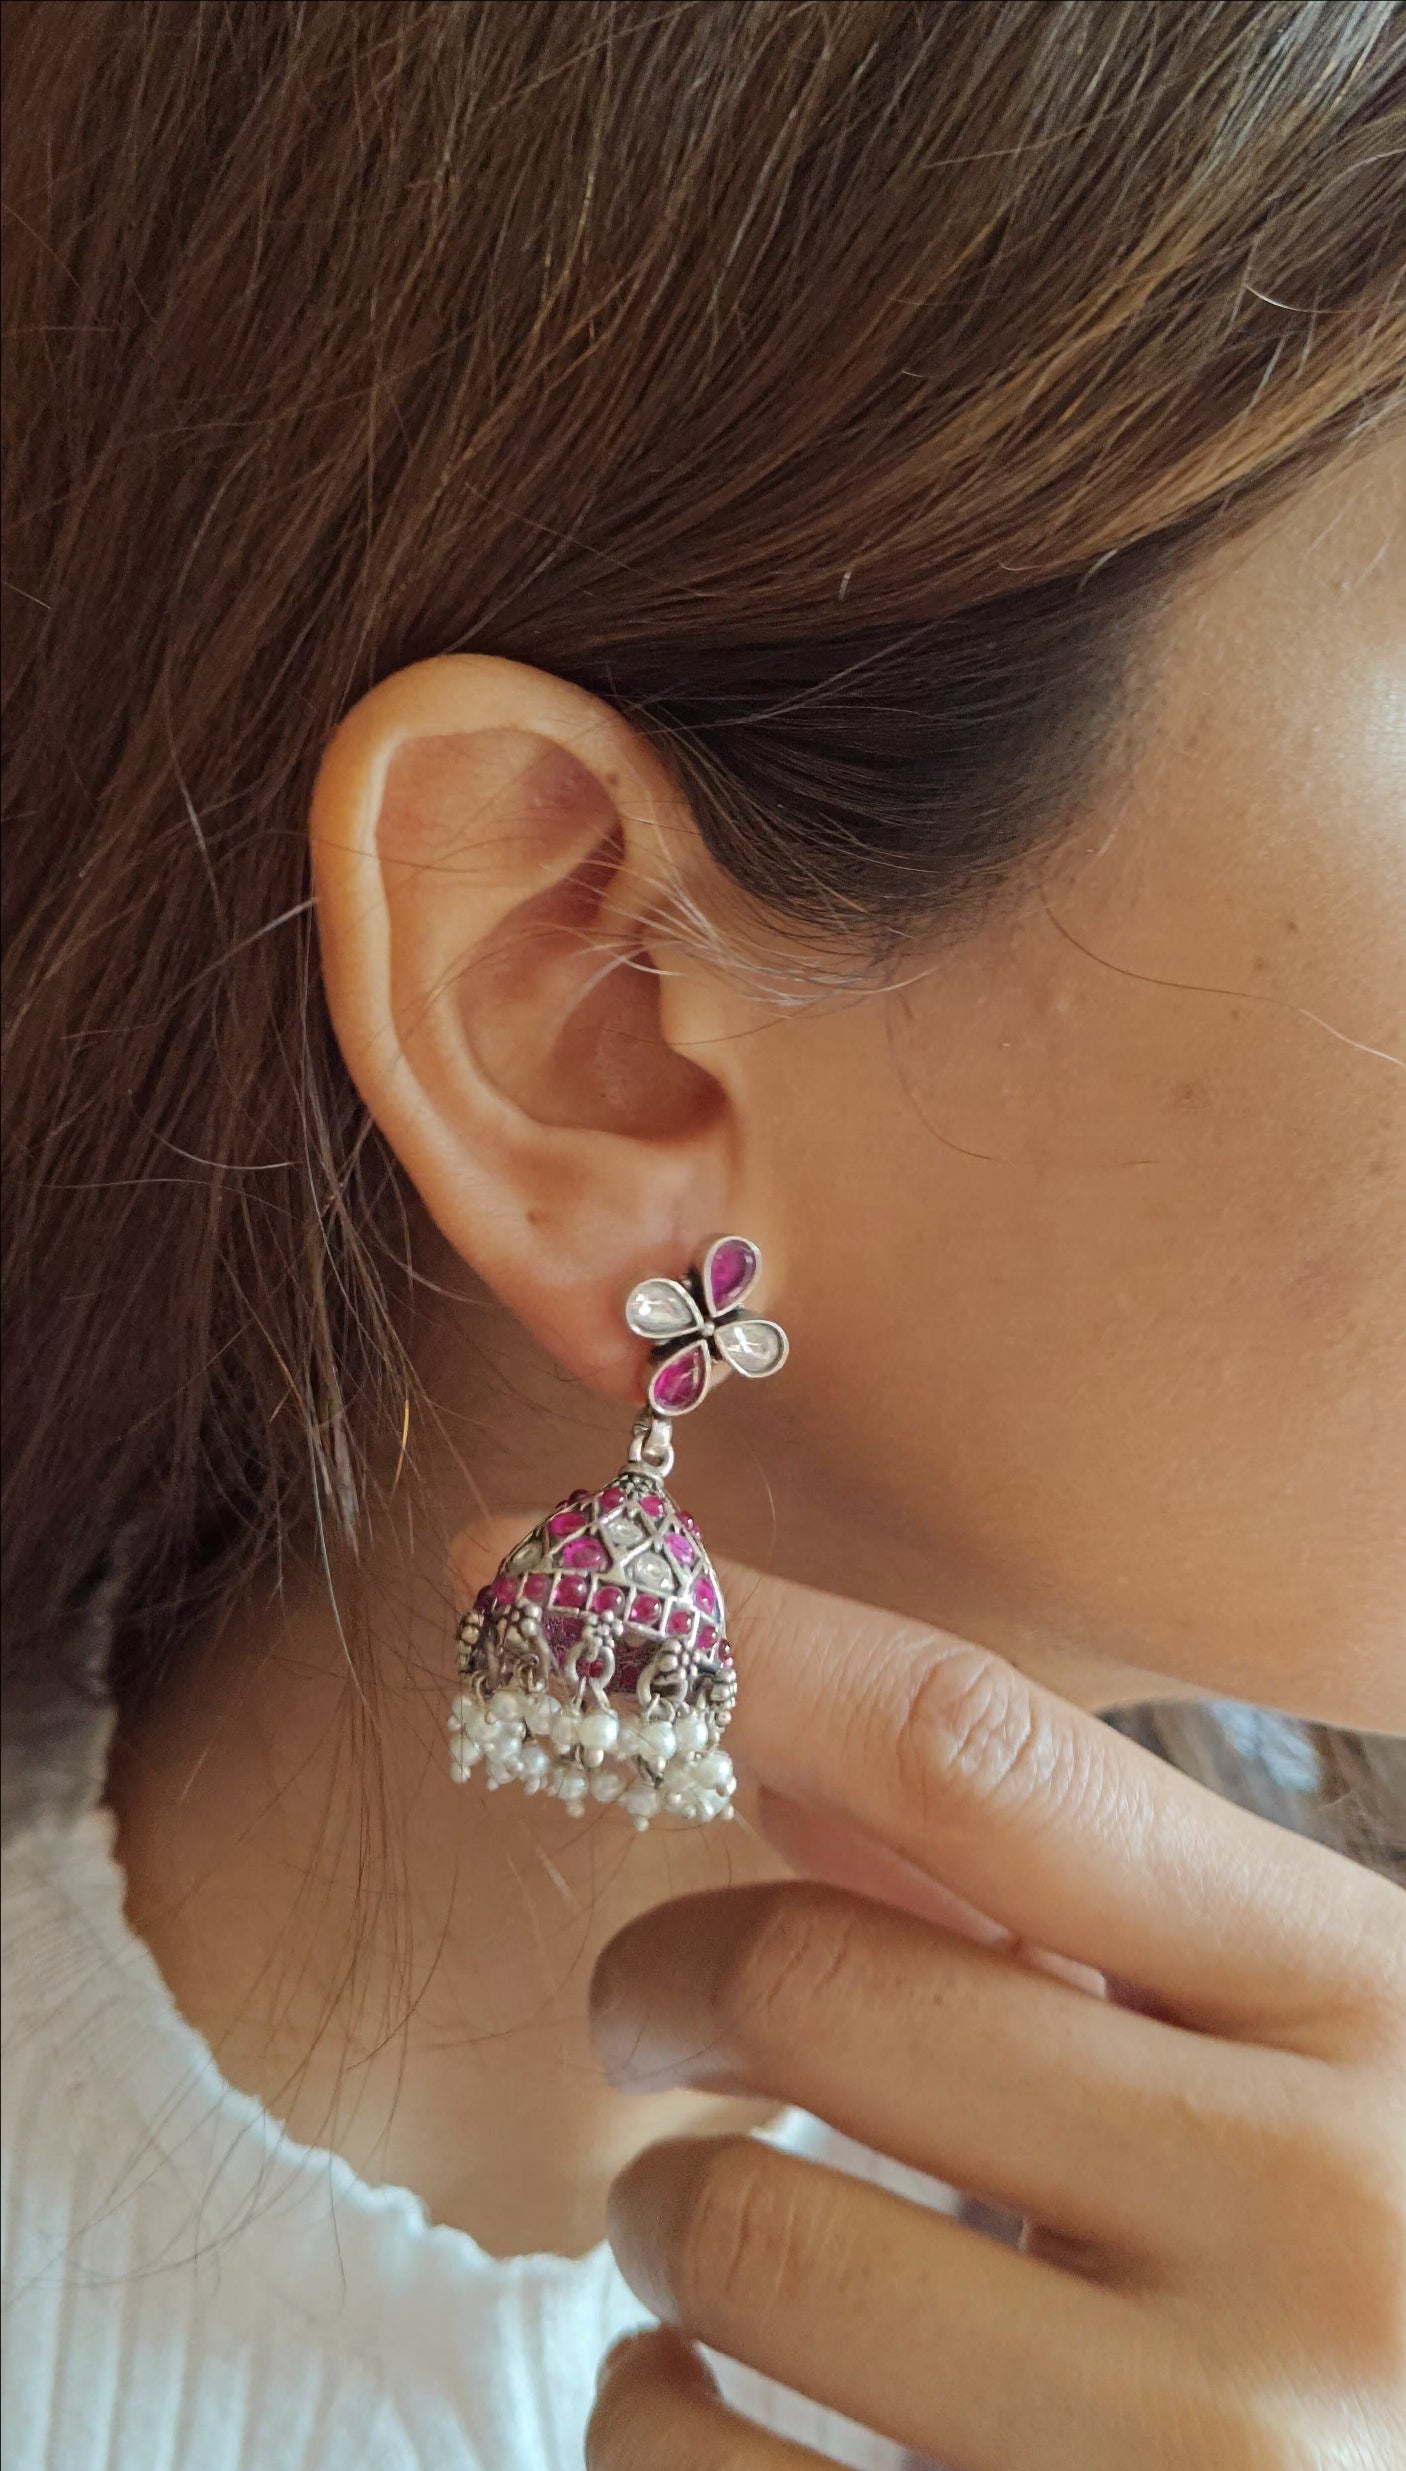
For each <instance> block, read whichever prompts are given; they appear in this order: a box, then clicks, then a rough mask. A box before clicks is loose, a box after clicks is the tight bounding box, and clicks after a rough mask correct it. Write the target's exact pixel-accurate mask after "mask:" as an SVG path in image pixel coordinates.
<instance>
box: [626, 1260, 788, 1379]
mask: <svg viewBox="0 0 1406 2471" xmlns="http://www.w3.org/2000/svg"><path fill="white" fill-rule="evenodd" d="M761 1267H762V1257H761V1254H760V1253H759V1252H758V1250H757V1248H756V1246H755V1244H749V1243H748V1242H747V1240H746V1238H745V1236H718V1237H716V1238H715V1240H714V1241H713V1242H712V1243H711V1244H710V1245H709V1246H708V1249H707V1251H706V1252H705V1253H704V1255H703V1258H702V1260H701V1261H700V1262H699V1263H698V1264H697V1266H696V1267H695V1268H694V1269H692V1270H690V1272H689V1275H688V1279H687V1282H686V1283H685V1281H684V1280H682V1279H677V1278H646V1279H643V1280H642V1281H641V1283H640V1285H639V1286H638V1287H636V1288H634V1289H633V1290H632V1292H631V1295H630V1299H629V1302H628V1303H627V1304H626V1306H625V1319H626V1321H627V1322H628V1323H629V1325H630V1328H631V1329H632V1330H633V1331H634V1333H635V1336H636V1337H637V1338H647V1339H649V1340H650V1341H652V1343H653V1346H654V1369H653V1371H652V1372H651V1374H650V1377H649V1384H648V1387H647V1389H646V1391H645V1397H646V1399H647V1400H648V1402H649V1405H650V1406H651V1407H652V1408H653V1410H654V1412H655V1414H656V1415H657V1416H682V1415H686V1414H687V1413H688V1411H689V1409H690V1408H693V1407H698V1406H701V1405H702V1402H703V1400H704V1399H705V1398H706V1397H707V1395H708V1392H709V1390H710V1388H711V1387H712V1384H713V1381H714V1379H715V1377H716V1375H717V1374H718V1372H719V1370H721V1371H722V1372H723V1373H727V1372H733V1373H743V1374H745V1375H746V1377H747V1379H748V1380H749V1381H758V1380H761V1379H762V1378H763V1377H764V1376H765V1375H766V1374H768V1373H779V1372H780V1370H781V1367H782V1365H783V1364H784V1363H785V1361H786V1357H787V1355H788V1353H789V1343H788V1341H787V1337H786V1333H785V1331H784V1330H783V1329H782V1328H781V1326H780V1324H779V1323H778V1322H775V1321H760V1320H757V1319H755V1318H754V1317H753V1316H752V1315H751V1314H749V1313H744V1311H743V1310H742V1304H743V1299H744V1297H745V1296H747V1295H748V1294H749V1293H750V1292H751V1290H752V1288H753V1287H754V1286H755V1284H756V1282H757V1279H758V1278H759V1277H760V1275H761Z"/></svg>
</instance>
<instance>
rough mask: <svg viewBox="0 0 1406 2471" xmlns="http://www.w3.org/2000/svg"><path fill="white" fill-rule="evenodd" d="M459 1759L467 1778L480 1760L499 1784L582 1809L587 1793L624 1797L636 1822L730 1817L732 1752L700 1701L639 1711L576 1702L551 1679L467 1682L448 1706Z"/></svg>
mask: <svg viewBox="0 0 1406 2471" xmlns="http://www.w3.org/2000/svg"><path fill="white" fill-rule="evenodd" d="M449 1735H450V1764H451V1771H452V1773H453V1775H454V1778H455V1780H456V1782H458V1783H460V1784H462V1783H464V1782H465V1781H466V1779H467V1778H468V1777H469V1776H470V1775H471V1774H472V1772H473V1770H474V1769H475V1768H476V1767H479V1766H480V1765H481V1766H482V1768H483V1771H484V1777H485V1781H486V1783H487V1785H488V1787H489V1790H490V1792H491V1791H493V1790H494V1789H495V1787H497V1786H499V1785H506V1784H520V1785H521V1786H522V1787H523V1789H524V1791H525V1792H528V1793H550V1794H552V1795H554V1796H555V1798H556V1799H557V1800H558V1801H559V1802H561V1803H562V1804H563V1805H564V1806H565V1808H566V1809H568V1810H570V1811H571V1812H573V1813H574V1814H575V1815H576V1816H577V1817H579V1816H580V1815H581V1814H582V1813H583V1812H584V1810H585V1808H586V1804H587V1802H588V1801H594V1802H618V1803H619V1805H620V1808H621V1809H622V1810H623V1811H624V1812H625V1814H626V1816H627V1817H628V1818H629V1819H630V1820H631V1821H632V1823H633V1825H634V1826H635V1827H636V1828H637V1829H644V1828H647V1827H648V1825H649V1823H650V1821H651V1819H654V1818H657V1817H658V1816H659V1814H660V1813H661V1812H667V1813H668V1814H669V1815H670V1816H671V1817H675V1818H680V1819H687V1820H692V1821H694V1822H699V1823H701V1822H702V1821H704V1820H707V1819H730V1818H731V1817H732V1796H733V1794H734V1792H735V1791H736V1779H735V1777H734V1775H733V1770H732V1761H731V1759H730V1758H729V1757H728V1755H727V1752H726V1751H725V1750H720V1749H719V1748H718V1746H717V1737H716V1732H715V1730H714V1727H713V1726H712V1725H710V1724H709V1722H708V1719H707V1717H706V1716H704V1715H702V1714H701V1713H700V1712H699V1711H698V1710H696V1709H681V1710H680V1711H679V1712H678V1713H677V1714H669V1713H667V1712H665V1711H664V1710H663V1709H658V1710H656V1709H654V1708H651V1709H649V1710H648V1711H647V1712H642V1713H641V1714H640V1715H639V1716H628V1715H617V1714H616V1711H615V1710H614V1708H610V1707H584V1708H575V1707H568V1706H566V1705H564V1703H563V1702H562V1701H561V1700H560V1699H556V1698H554V1697H553V1696H552V1694H551V1692H550V1691H549V1690H547V1689H545V1688H538V1689H536V1690H513V1689H499V1690H494V1691H491V1692H488V1693H480V1692H479V1691H476V1690H465V1691H461V1692H460V1694H459V1696H458V1697H457V1698H456V1699H455V1701H454V1703H453V1706H452V1707H451V1709H450V1713H449Z"/></svg>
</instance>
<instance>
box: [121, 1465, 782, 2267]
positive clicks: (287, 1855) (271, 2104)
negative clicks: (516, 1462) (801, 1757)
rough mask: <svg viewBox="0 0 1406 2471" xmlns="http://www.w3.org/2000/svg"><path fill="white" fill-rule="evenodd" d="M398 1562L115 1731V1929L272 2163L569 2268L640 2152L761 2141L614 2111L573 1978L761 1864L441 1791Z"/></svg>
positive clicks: (472, 1788) (657, 2100)
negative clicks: (140, 1944)
mask: <svg viewBox="0 0 1406 2471" xmlns="http://www.w3.org/2000/svg"><path fill="white" fill-rule="evenodd" d="M545 1473H546V1482H545V1484H542V1485H541V1491H540V1496H539V1498H542V1497H547V1496H548V1495H549V1493H550V1488H551V1486H552V1485H553V1484H558V1483H559V1481H560V1479H559V1476H558V1474H557V1471H556V1470H554V1469H548V1470H546V1471H545ZM499 1498H503V1496H502V1495H501V1494H500V1495H499ZM528 1498H529V1499H530V1496H528ZM408 1534H409V1522H408V1521H402V1522H400V1523H399V1525H398V1527H397V1528H396V1529H395V1530H394V1531H393V1532H388V1534H387V1536H386V1538H385V1539H384V1540H383V1541H382V1543H381V1544H380V1545H379V1546H378V1547H377V1548H375V1549H374V1550H373V1552H372V1553H371V1554H370V1555H369V1556H366V1555H364V1556H363V1557H362V1558H361V1559H359V1560H358V1562H357V1563H356V1564H355V1565H354V1566H353V1567H351V1568H350V1569H349V1570H347V1571H346V1572H343V1573H340V1574H339V1575H338V1578H337V1581H336V1583H335V1586H334V1587H333V1588H332V1589H330V1590H329V1588H328V1586H327V1583H326V1582H325V1580H324V1581H322V1582H321V1583H320V1584H319V1583H317V1582H310V1583H309V1584H308V1585H307V1587H306V1588H305V1589H304V1590H303V1591H302V1593H301V1594H300V1595H299V1596H298V1598H297V1599H296V1600H295V1601H292V1602H291V1603H288V1602H273V1603H265V1604H263V1605H259V1604H258V1603H251V1604H249V1605H247V1606H246V1607H245V1608H244V1609H243V1611H242V1613H241V1615H240V1617H239V1619H238V1620H237V1621H236V1622H234V1623H232V1624H229V1625H227V1626H226V1627H225V1628H224V1629H223V1630H222V1631H221V1633H220V1635H219V1636H218V1638H212V1639H209V1640H206V1641H203V1642H200V1643H197V1644H196V1645H195V1646H194V1647H193V1648H192V1651H191V1653H190V1655H189V1656H188V1658H187V1659H186V1660H185V1662H184V1664H183V1666H182V1667H181V1669H180V1670H179V1671H178V1672H177V1673H176V1674H175V1675H174V1676H173V1677H172V1679H171V1680H170V1681H169V1682H168V1683H166V1684H164V1685H163V1691H162V1695H161V1698H160V1701H159V1703H158V1704H157V1705H156V1706H155V1707H154V1708H153V1709H152V1710H151V1711H150V1712H149V1713H148V1714H147V1715H146V1716H145V1717H143V1718H141V1719H139V1720H137V1721H135V1722H133V1723H132V1724H130V1725H129V1726H128V1727H127V1729H126V1731H125V1733H124V1737H123V1740H122V1742H121V1746H120V1749H119V1752H118V1756H117V1758H116V1759H115V1761H114V1766H113V1777H112V1800H113V1803H114V1806H115V1809H116V1813H117V1819H118V1841H119V1850H120V1854H121V1858H122V1862H123V1865H124V1868H125V1871H126V1876H127V1884H128V1915H129V1919H130V1921H131V1923H132V1925H133V1927H134V1929H135V1930H136V1931H137V1932H138V1933H139V1934H140V1936H141V1937H142V1938H143V1939H144V1940H145V1941H146V1942H147V1944H148V1946H149V1947H150V1948H151V1950H152V1952H153V1954H154V1956H155V1958H156V1960H157V1963H158V1965H159V1966H160V1968H161V1970H162V1973H163V1974H164V1976H165V1979H166V1981H167V1983H168V1985H169V1987H170V1989H171V1991H172V1994H173V1996H174V1998H175V2000H176V2003H177V2005H178V2006H179V2007H180V2009H181V2010H182V2011H183V2013H184V2014H185V2015H186V2017H187V2018H188V2019H189V2020H190V2022H191V2023H192V2024H194V2025H195V2026H196V2027H197V2028H198V2029H199V2030H200V2031H201V2032H202V2033H203V2034H204V2035H205V2036H206V2038H207V2039H208V2041H209V2042H210V2044H211V2047H212V2049H213V2051H214V2054H215V2057H216V2060H217V2061H218V2063H219V2065H220V2067H221V2069H222V2071H223V2073H224V2074H225V2076H226V2077H227V2078H228V2079H229V2080H230V2081H231V2082H232V2083H234V2084H235V2085H237V2086H239V2087H241V2088H242V2089H243V2090H245V2091H247V2092H250V2093H252V2094H254V2095H255V2096H257V2097H258V2098H259V2099H260V2100H261V2101H263V2102H264V2103H265V2104H266V2105H267V2107H268V2108H269V2109H270V2110H271V2111H272V2112H273V2113H274V2114H275V2116H276V2117H277V2118H278V2119H279V2120H281V2121H282V2122H283V2123H284V2125H285V2126H286V2127H287V2128H288V2129H289V2131H290V2133H291V2134H292V2135H294V2136H295V2137H297V2138H298V2139H299V2140H301V2141H303V2142H305V2143H309V2144H315V2145H320V2146H327V2147H330V2148H331V2149H333V2150H334V2151H336V2152H338V2153H340V2154H342V2155H343V2156H344V2157H345V2158H346V2159H347V2160H348V2161H349V2162H350V2163H351V2164H352V2165H353V2167H354V2168H356V2169H357V2170H358V2171H359V2172H360V2173H361V2174H362V2175H363V2176H364V2177H366V2178H368V2179H370V2180H373V2181H381V2182H390V2183H394V2184H399V2185H403V2186H406V2187H409V2188H411V2189H413V2190H414V2191H415V2193H416V2194H417V2195H419V2196H420V2197H422V2198H423V2199H424V2201H425V2203H426V2205H427V2206H428V2208H429V2210H430V2213H431V2215H432V2216H433V2217H434V2219H436V2220H437V2221H440V2222H444V2223H448V2224H452V2225H455V2226H456V2227H459V2228H461V2229H464V2230H467V2231H469V2232H470V2233H471V2234H472V2235H473V2236H474V2237H475V2238H476V2239H477V2240H479V2241H480V2242H481V2244H482V2245H483V2246H484V2247H485V2248H487V2249H488V2250H489V2251H490V2252H492V2253H494V2254H513V2253H520V2252H523V2251H528V2250H535V2249H539V2248H546V2249H552V2250H554V2251H557V2252H558V2253H561V2254H566V2255H571V2254H577V2253H580V2252H581V2251H582V2250H584V2249H585V2248H587V2247H589V2246H590V2245H591V2244H592V2243H593V2242H594V2241H595V2240H596V2239H597V2238H598V2237H599V2236H600V2234H601V2230H602V2225H603V2215H604V2197H605V2191H606V2188H607V2186H608V2184H609V2181H610V2180H611V2178H612V2177H613V2176H614V2174H615V2172H616V2171H618V2170H619V2169H620V2168H621V2167H622V2165H623V2164H624V2162H625V2161H626V2160H628V2159H629V2158H630V2156H631V2155H632V2154H634V2153H635V2152H636V2151H638V2150H639V2148H640V2147H642V2146H643V2145H645V2144H647V2143H650V2142H651V2141H653V2139H655V2138H656V2137H659V2136H662V2135H667V2134H670V2133H674V2132H684V2131H687V2132H689V2133H695V2134H696V2133H700V2132H706V2131H707V2130H708V2129H710V2128H712V2127H717V2128H719V2129H721V2128H724V2127H728V2128H735V2127H738V2126H745V2125H750V2124H753V2123H754V2122H755V2121H757V2120H759V2119H761V2118H762V2117H764V2116H765V2112H764V2110H763V2109H762V2108H760V2107H754V2106H744V2105H742V2104H740V2103H737V2102H723V2101H719V2100H717V2099H714V2098H711V2097H702V2096H694V2095H690V2094H686V2093H679V2094H667V2095H661V2096H659V2097H651V2098H646V2099H641V2098H640V2097H638V2096H625V2095H620V2094H617V2093H615V2092H613V2091H612V2090H611V2089H610V2088H609V2087H608V2086H607V2085H606V2084H605V2083H604V2082H603V2081H602V2079H601V2076H600V2073H599V2070H598V2069H597V2067H596V2064H595V2061H594V2058H593V2055H592V2052H591V2049H590V2044H589V2039H588V2035H587V2030H586V1988H587V1984H588V1981H589V1978H590V1974H591V1969H592V1966H593V1963H594V1960H595V1957H596V1954H597V1952H598V1951H599V1949H600V1948H601V1947H602V1946H603V1945H604V1944H605V1942H606V1940H607V1939H609V1938H610V1937H611V1936H612V1935H613V1934H614V1932H615V1931H617V1930H618V1929H619V1928H620V1927H621V1926H622V1924H623V1923H624V1922H626V1921H627V1920H628V1919H629V1918H630V1917H631V1916H632V1915H634V1914H636V1913H639V1912H641V1911H643V1910H644V1909H645V1908H647V1907H648V1906H651V1905H654V1904H657V1903H659V1902H661V1901H662V1900H664V1899H665V1898H668V1897H672V1896H677V1895H681V1894H685V1893H687V1892H688V1891H690V1890H692V1889H701V1888H705V1887H715V1886H721V1885H726V1884H727V1883H728V1882H729V1881H733V1880H743V1879H753V1878H758V1877H763V1876H774V1875H776V1873H777V1872H778V1871H779V1870H780V1869H781V1868H782V1865H781V1864H780V1863H779V1861H778V1860H777V1858H776V1857H775V1855H773V1854H772V1853H771V1852H770V1851H769V1850H768V1848H766V1847H765V1846H764V1845H763V1844H762V1843H761V1842H760V1840H759V1839H758V1838H757V1837H756V1836H755V1835H754V1834H753V1832H752V1830H751V1829H750V1828H749V1827H748V1825H747V1824H746V1821H745V1816H744V1817H742V1818H741V1819H740V1822H739V1824H737V1825H735V1826H733V1827H729V1828H719V1827H715V1828H711V1829H702V1830H697V1831H678V1830H671V1831H669V1832H667V1833H665V1832H651V1833H650V1834H648V1835H645V1836H635V1835H633V1834H632V1833H631V1832H629V1831H628V1830H626V1829H623V1828H622V1827H621V1825H620V1823H619V1818H618V1814H616V1813H612V1812H609V1811H601V1812H598V1813H593V1814H591V1815H590V1816H588V1817H586V1818H584V1819H582V1820H579V1821H578V1820H573V1819H572V1818H571V1817H570V1815H569V1814H568V1813H567V1812H566V1811H565V1810H563V1809H562V1807H561V1805H560V1804H558V1803H556V1802H547V1801H545V1800H541V1799H538V1800H528V1799H527V1798H526V1797H525V1796H524V1795H522V1794H520V1793H516V1792H513V1793H499V1794H493V1795H487V1794H484V1793H482V1792H481V1791H480V1790H479V1789H478V1788H477V1787H476V1785H474V1784H472V1783H471V1784H470V1785H469V1786H468V1787H462V1786H456V1785H454V1784H453V1783H451V1782H450V1780H449V1777H448V1773H447V1761H446V1756H445V1736H444V1718H445V1712H446V1709H447V1705H448V1701H449V1697H450V1695H451V1692H452V1690H453V1688H454V1645H453V1607H452V1604H451V1602H450V1595H451V1583H450V1580H449V1577H448V1573H447V1569H446V1566H445V1556H444V1553H443V1551H442V1549H439V1548H436V1549H435V1550H433V1551H429V1552H422V1553H420V1554H419V1555H416V1554H415V1553H413V1552H411V1551H409V1549H408V1544H407V1538H408Z"/></svg>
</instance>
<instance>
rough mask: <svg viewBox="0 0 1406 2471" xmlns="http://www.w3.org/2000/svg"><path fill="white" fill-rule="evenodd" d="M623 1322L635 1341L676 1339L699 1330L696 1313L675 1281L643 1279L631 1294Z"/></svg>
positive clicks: (686, 1293)
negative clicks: (687, 1332) (685, 1333)
mask: <svg viewBox="0 0 1406 2471" xmlns="http://www.w3.org/2000/svg"><path fill="white" fill-rule="evenodd" d="M625 1319H626V1321H627V1322H628V1324H629V1326H630V1328H631V1329H632V1330H633V1331H634V1333H635V1336H636V1337H637V1338H650V1339H662V1338H677V1337H679V1336H680V1335H681V1334H682V1332H683V1331H685V1330H696V1329H697V1328H698V1327H699V1317H698V1310H697V1307H696V1306H695V1304H694V1301H693V1298H692V1296H691V1295H690V1294H689V1292H688V1289H687V1288H686V1287H681V1286H680V1285H679V1282H678V1280H677V1279H675V1278H646V1279H642V1280H641V1282H640V1284H639V1286H638V1287H636V1288H634V1289H633V1290H632V1292H631V1295H630V1298H629V1301H628V1303H627V1304H626V1306H625Z"/></svg>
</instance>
